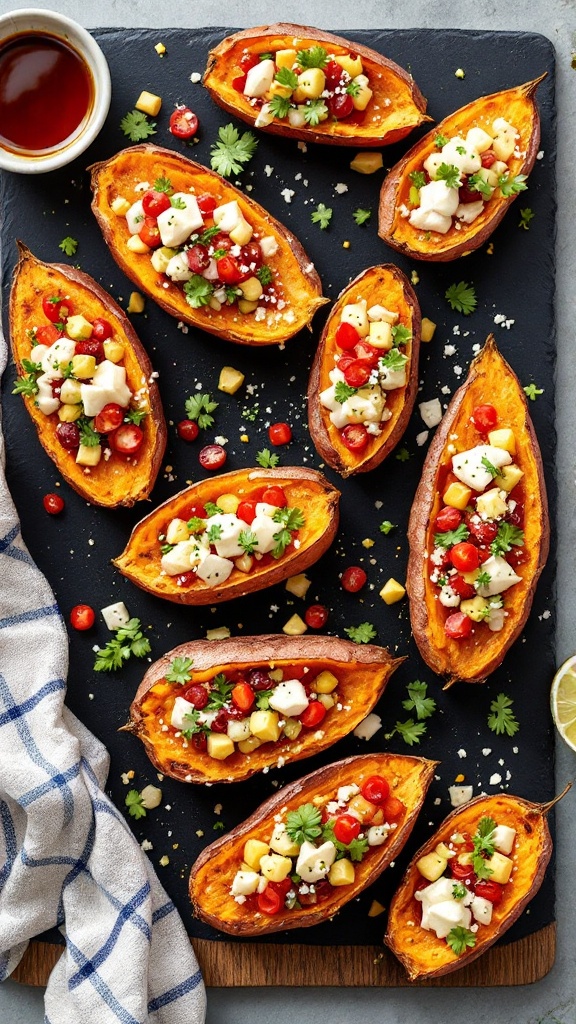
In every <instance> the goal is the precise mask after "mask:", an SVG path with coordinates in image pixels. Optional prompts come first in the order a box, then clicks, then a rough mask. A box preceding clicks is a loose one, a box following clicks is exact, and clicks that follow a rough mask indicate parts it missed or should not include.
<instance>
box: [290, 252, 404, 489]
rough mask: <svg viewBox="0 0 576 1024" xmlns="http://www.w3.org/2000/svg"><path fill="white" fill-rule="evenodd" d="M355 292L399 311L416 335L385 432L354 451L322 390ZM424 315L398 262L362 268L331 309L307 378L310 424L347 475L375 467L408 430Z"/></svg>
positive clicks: (392, 395)
mask: <svg viewBox="0 0 576 1024" xmlns="http://www.w3.org/2000/svg"><path fill="white" fill-rule="evenodd" d="M356 295H362V296H363V297H365V298H367V300H368V307H370V305H371V304H373V303H376V302H378V301H381V302H382V304H383V305H387V304H388V305H389V306H391V307H392V309H393V311H396V310H397V311H398V312H399V313H400V322H401V323H403V324H404V325H405V326H406V327H408V328H409V329H410V330H411V332H412V339H411V340H410V341H409V342H408V344H407V345H406V347H405V352H406V355H407V356H408V359H409V363H408V364H407V382H406V386H405V387H404V388H397V389H396V390H394V391H389V392H388V393H387V399H386V408H388V409H390V410H391V411H392V417H391V418H390V419H389V420H387V421H386V422H385V423H383V424H382V433H381V434H380V435H379V436H378V437H374V438H371V439H370V441H369V442H368V446H367V448H366V450H365V451H363V452H361V453H360V454H359V455H357V454H356V453H355V452H351V451H349V450H348V449H347V448H346V447H345V445H343V444H342V441H341V440H340V432H339V431H338V430H337V428H336V427H335V426H334V425H333V424H332V423H331V422H330V418H329V413H328V410H327V409H324V408H323V407H322V405H321V403H320V399H319V396H320V392H321V391H323V390H324V389H325V388H327V387H328V386H329V384H330V380H329V377H328V373H329V371H330V370H331V369H332V367H333V365H334V362H333V358H334V353H335V352H337V351H338V349H337V346H336V343H335V333H336V330H337V328H338V325H339V322H340V314H341V311H342V308H343V306H344V305H346V303H348V302H353V301H354V297H355V296H356ZM421 323H422V318H421V315H420V306H419V304H418V299H417V298H416V293H415V292H414V289H413V288H412V286H411V284H410V282H409V281H408V279H407V278H406V276H405V275H404V274H403V273H402V271H401V270H400V269H399V268H398V267H396V266H394V265H393V264H391V263H389V264H383V265H381V266H376V267H369V268H368V269H367V270H364V271H362V273H360V274H359V275H358V276H357V277H356V278H355V279H354V281H352V283H351V284H350V285H348V286H347V287H346V288H345V289H344V290H343V291H342V292H341V293H340V295H339V296H338V298H337V300H336V302H335V304H334V307H333V309H332V311H331V313H330V316H329V318H328V320H327V321H326V325H325V327H324V330H323V331H322V335H321V337H320V342H319V344H318V349H317V351H316V356H315V358H314V363H313V364H312V370H311V373H310V380H309V383H308V425H309V428H310V435H311V437H312V440H313V441H314V444H315V446H316V449H317V451H318V453H319V455H321V456H322V458H323V459H324V460H325V461H326V462H327V463H328V465H329V466H332V468H333V469H335V470H336V471H337V472H338V473H340V474H341V475H342V476H343V477H347V476H351V475H353V474H355V473H367V472H370V470H372V469H375V467H376V466H379V465H380V463H381V462H383V461H384V459H385V458H386V457H387V456H388V455H389V454H390V452H391V451H392V449H393V448H394V447H395V446H396V445H397V443H398V441H399V440H400V438H401V437H402V434H403V433H404V431H405V429H406V427H407V425H408V421H409V419H410V416H411V414H412V409H413V408H414V402H415V400H416V394H417V391H418V354H419V350H420V330H421Z"/></svg>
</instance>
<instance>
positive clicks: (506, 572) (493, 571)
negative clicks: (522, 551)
mask: <svg viewBox="0 0 576 1024" xmlns="http://www.w3.org/2000/svg"><path fill="white" fill-rule="evenodd" d="M482 572H483V573H488V575H489V577H490V582H489V583H483V584H481V585H480V586H479V587H477V590H478V593H479V594H480V597H492V596H493V595H494V594H503V593H504V591H505V590H508V588H509V587H513V586H514V584H515V583H520V581H521V579H522V577H521V576H518V575H517V574H516V573H515V572H514V569H513V568H512V566H511V565H509V564H508V562H507V561H506V559H505V558H502V556H501V555H490V558H488V559H486V561H485V562H483V563H482Z"/></svg>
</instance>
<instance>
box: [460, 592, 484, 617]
mask: <svg viewBox="0 0 576 1024" xmlns="http://www.w3.org/2000/svg"><path fill="white" fill-rule="evenodd" d="M487 607H488V601H487V600H486V598H485V597H480V594H477V595H476V597H469V598H467V600H466V601H461V602H460V611H461V612H462V613H463V615H467V616H468V618H469V619H472V622H483V621H484V619H485V618H486V608H487Z"/></svg>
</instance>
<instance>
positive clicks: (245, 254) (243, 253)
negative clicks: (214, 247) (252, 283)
mask: <svg viewBox="0 0 576 1024" xmlns="http://www.w3.org/2000/svg"><path fill="white" fill-rule="evenodd" d="M238 260H239V262H240V266H242V267H248V270H247V272H246V274H247V276H248V277H251V276H252V275H253V274H254V272H255V271H256V270H257V269H258V267H261V266H262V262H263V260H262V250H261V248H260V246H259V245H258V242H247V243H246V245H243V246H242V247H241V249H240V254H239V256H238Z"/></svg>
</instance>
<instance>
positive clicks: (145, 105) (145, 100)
mask: <svg viewBox="0 0 576 1024" xmlns="http://www.w3.org/2000/svg"><path fill="white" fill-rule="evenodd" d="M134 106H135V107H136V110H141V111H142V113H144V114H150V117H156V114H159V113H160V107H161V106H162V97H161V96H156V95H155V94H154V93H153V92H147V91H146V89H144V90H143V91H142V92H141V93H140V95H139V97H138V99H137V100H136V103H135V104H134Z"/></svg>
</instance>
